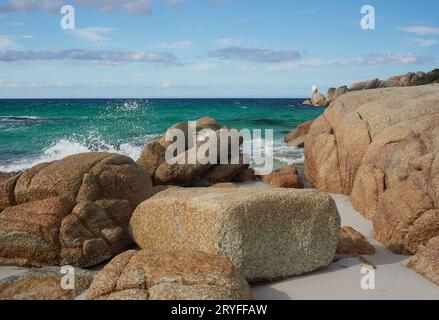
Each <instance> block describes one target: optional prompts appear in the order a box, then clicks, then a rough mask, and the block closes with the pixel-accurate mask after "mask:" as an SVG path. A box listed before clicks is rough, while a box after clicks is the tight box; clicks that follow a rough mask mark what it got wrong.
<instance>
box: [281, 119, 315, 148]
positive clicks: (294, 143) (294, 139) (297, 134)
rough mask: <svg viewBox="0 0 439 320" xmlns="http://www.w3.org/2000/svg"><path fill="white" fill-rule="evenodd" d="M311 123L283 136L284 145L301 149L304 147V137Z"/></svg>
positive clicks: (308, 122) (303, 124)
mask: <svg viewBox="0 0 439 320" xmlns="http://www.w3.org/2000/svg"><path fill="white" fill-rule="evenodd" d="M312 123H313V121H312V120H310V121H306V122H304V123H302V124H300V125H299V126H298V127H297V128H296V129H294V130H292V131H291V132H290V133H288V134H287V135H286V136H285V138H284V141H285V143H286V144H288V145H289V146H291V147H296V148H303V147H304V146H305V137H306V135H307V134H308V133H309V130H310V129H311V125H312Z"/></svg>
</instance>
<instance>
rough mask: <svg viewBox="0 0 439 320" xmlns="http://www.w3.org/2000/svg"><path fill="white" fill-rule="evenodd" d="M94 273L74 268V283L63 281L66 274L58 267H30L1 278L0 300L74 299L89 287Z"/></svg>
mask: <svg viewBox="0 0 439 320" xmlns="http://www.w3.org/2000/svg"><path fill="white" fill-rule="evenodd" d="M95 275H96V272H94V271H88V270H82V269H75V270H74V283H69V282H68V281H67V280H66V281H63V277H65V276H66V274H65V273H61V269H60V268H55V267H44V268H42V269H31V270H29V271H27V272H25V273H23V274H20V275H17V276H11V277H8V278H5V279H3V280H1V281H0V300H74V299H75V298H77V297H78V296H79V295H81V294H83V293H84V292H85V291H86V290H87V289H88V288H89V287H90V284H91V283H92V281H93V278H94V276H95ZM63 285H66V287H64V288H65V289H63ZM69 285H72V287H73V289H68V288H67V287H68V286H69Z"/></svg>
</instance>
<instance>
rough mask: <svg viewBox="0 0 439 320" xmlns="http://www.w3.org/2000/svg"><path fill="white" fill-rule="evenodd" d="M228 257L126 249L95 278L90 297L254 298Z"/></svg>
mask: <svg viewBox="0 0 439 320" xmlns="http://www.w3.org/2000/svg"><path fill="white" fill-rule="evenodd" d="M251 298H252V295H251V291H250V287H249V285H248V284H247V282H246V281H245V280H244V279H243V278H241V277H240V276H239V275H238V274H237V273H236V271H235V268H234V267H233V265H232V264H231V263H230V261H228V260H227V259H225V258H222V257H219V256H215V255H210V254H206V253H202V252H197V251H172V250H171V251H168V250H165V251H157V250H152V249H145V250H141V251H135V250H131V251H126V252H124V253H122V254H120V255H118V256H117V257H116V258H114V259H113V260H112V261H111V262H110V263H109V264H107V265H106V266H105V268H104V269H103V270H102V271H101V272H100V273H99V274H98V275H97V276H96V277H95V279H94V281H93V283H92V285H91V287H90V291H89V294H88V299H89V300H250V299H251Z"/></svg>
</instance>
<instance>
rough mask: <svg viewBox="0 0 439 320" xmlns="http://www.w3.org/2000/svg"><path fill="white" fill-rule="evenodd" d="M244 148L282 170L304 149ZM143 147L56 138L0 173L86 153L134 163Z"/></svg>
mask: <svg viewBox="0 0 439 320" xmlns="http://www.w3.org/2000/svg"><path fill="white" fill-rule="evenodd" d="M156 136H157V135H149V136H148V137H145V140H144V141H145V143H146V142H147V141H148V140H150V139H152V138H155V137H156ZM244 144H245V145H248V144H251V145H253V146H255V145H256V146H258V145H259V146H261V153H260V156H258V155H257V154H253V163H255V162H259V161H261V160H263V159H265V155H266V154H272V155H273V160H274V162H275V164H276V167H282V166H286V165H292V164H299V165H300V164H303V163H304V160H305V159H304V154H303V149H299V148H293V147H290V146H287V145H285V143H284V142H283V140H282V139H279V140H275V141H274V143H273V147H272V148H269V149H267V150H265V149H266V146H265V140H264V139H263V138H257V139H253V140H251V141H246V142H244ZM142 149H143V145H139V144H135V143H122V144H110V143H107V142H106V141H104V140H103V139H99V138H94V139H92V140H90V141H87V142H86V141H78V139H74V138H70V139H59V140H57V141H56V142H55V143H53V144H52V145H51V146H50V147H48V148H47V149H45V150H44V151H43V153H42V154H41V155H39V156H32V157H29V156H28V157H24V158H22V159H19V160H12V161H7V162H6V163H0V172H16V171H23V170H26V169H29V168H31V167H33V166H35V165H37V164H40V163H44V162H52V161H56V160H60V159H62V158H65V157H68V156H71V155H74V154H79V153H87V152H110V153H118V154H122V155H125V156H128V157H130V158H132V159H133V160H137V159H139V157H140V154H141V152H142Z"/></svg>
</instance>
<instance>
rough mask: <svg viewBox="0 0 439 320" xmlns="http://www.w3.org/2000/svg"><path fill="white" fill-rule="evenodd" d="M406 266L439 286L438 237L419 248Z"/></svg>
mask: <svg viewBox="0 0 439 320" xmlns="http://www.w3.org/2000/svg"><path fill="white" fill-rule="evenodd" d="M407 266H408V267H409V268H411V269H413V270H415V271H416V272H417V273H419V274H421V275H422V276H424V277H425V278H427V279H428V280H430V281H432V282H434V283H435V284H437V285H438V286H439V237H435V238H431V239H430V241H429V242H428V243H427V245H425V246H421V247H420V248H419V250H418V252H417V253H416V255H414V256H413V257H412V258H411V259H410V261H409V263H408V265H407Z"/></svg>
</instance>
